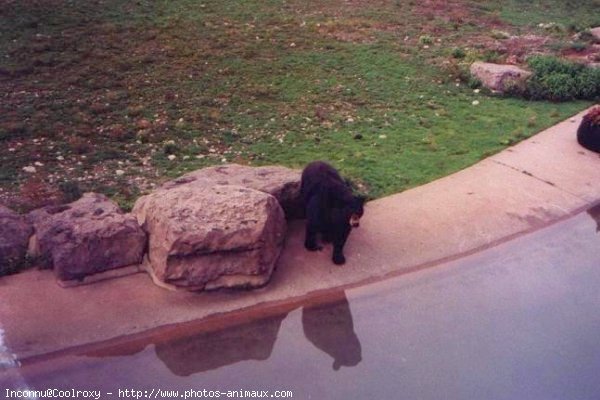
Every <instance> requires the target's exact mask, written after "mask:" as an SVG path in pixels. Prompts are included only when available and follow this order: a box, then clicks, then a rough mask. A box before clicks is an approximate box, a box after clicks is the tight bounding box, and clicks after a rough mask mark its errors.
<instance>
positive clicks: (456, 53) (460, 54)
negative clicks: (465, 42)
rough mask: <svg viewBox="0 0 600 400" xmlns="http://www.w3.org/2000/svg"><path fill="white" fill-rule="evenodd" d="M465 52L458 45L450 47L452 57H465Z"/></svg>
mask: <svg viewBox="0 0 600 400" xmlns="http://www.w3.org/2000/svg"><path fill="white" fill-rule="evenodd" d="M466 55H467V54H466V53H465V51H464V50H463V49H461V48H460V47H455V48H453V49H452V57H454V58H465V56H466Z"/></svg>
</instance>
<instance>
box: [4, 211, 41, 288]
mask: <svg viewBox="0 0 600 400" xmlns="http://www.w3.org/2000/svg"><path fill="white" fill-rule="evenodd" d="M32 233H33V228H32V226H31V224H30V223H29V222H28V221H27V220H26V219H25V218H24V217H23V216H21V215H19V214H17V213H16V212H14V211H12V210H11V209H9V208H6V207H4V206H2V205H0V276H1V275H4V274H6V273H9V272H11V271H12V270H13V269H15V268H17V267H18V266H19V265H20V264H22V263H23V261H24V260H25V254H26V253H27V243H28V241H29V237H30V236H31V234H32Z"/></svg>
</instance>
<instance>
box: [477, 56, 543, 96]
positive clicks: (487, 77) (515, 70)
mask: <svg viewBox="0 0 600 400" xmlns="http://www.w3.org/2000/svg"><path fill="white" fill-rule="evenodd" d="M471 75H473V76H474V77H476V78H477V79H479V80H480V81H481V83H482V84H483V86H485V87H486V88H488V89H490V90H493V91H496V92H504V91H505V90H506V89H508V88H509V86H511V87H514V86H515V85H516V86H518V87H521V86H524V85H525V81H526V80H527V79H528V78H529V77H530V76H531V72H529V71H526V70H524V69H521V68H519V67H517V66H514V65H502V64H492V63H486V62H481V61H476V62H474V63H473V64H471Z"/></svg>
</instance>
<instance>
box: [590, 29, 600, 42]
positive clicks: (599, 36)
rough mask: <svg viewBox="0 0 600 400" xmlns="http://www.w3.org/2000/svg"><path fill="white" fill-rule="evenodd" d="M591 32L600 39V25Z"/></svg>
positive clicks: (595, 37)
mask: <svg viewBox="0 0 600 400" xmlns="http://www.w3.org/2000/svg"><path fill="white" fill-rule="evenodd" d="M590 33H591V34H592V36H593V37H594V39H596V40H600V26H598V27H596V28H592V29H590Z"/></svg>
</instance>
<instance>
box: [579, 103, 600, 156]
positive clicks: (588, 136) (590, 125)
mask: <svg viewBox="0 0 600 400" xmlns="http://www.w3.org/2000/svg"><path fill="white" fill-rule="evenodd" d="M596 114H598V112H597V111H596ZM593 115H594V114H592V113H590V114H588V115H586V116H584V117H583V120H582V121H581V124H580V125H579V128H578V129H577V141H578V142H579V144H580V145H582V146H583V147H585V148H586V149H588V150H592V151H595V152H598V153H600V124H596V123H595V121H594V118H593Z"/></svg>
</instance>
